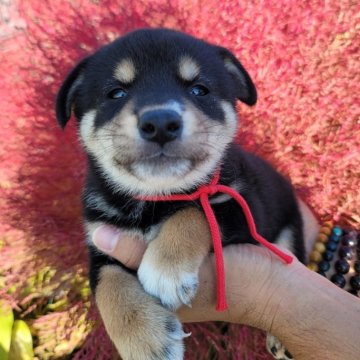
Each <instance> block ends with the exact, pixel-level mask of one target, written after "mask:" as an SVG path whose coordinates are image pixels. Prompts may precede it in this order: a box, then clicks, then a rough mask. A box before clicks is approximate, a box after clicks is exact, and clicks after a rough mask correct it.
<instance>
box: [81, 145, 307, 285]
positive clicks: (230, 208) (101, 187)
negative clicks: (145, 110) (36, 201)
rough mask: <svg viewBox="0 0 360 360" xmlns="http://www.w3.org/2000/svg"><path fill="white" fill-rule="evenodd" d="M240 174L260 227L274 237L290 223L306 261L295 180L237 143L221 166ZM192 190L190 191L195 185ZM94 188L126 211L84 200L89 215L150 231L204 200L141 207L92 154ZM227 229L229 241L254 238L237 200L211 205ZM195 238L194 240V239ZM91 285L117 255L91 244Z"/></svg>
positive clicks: (224, 175) (229, 178)
mask: <svg viewBox="0 0 360 360" xmlns="http://www.w3.org/2000/svg"><path fill="white" fill-rule="evenodd" d="M236 179H241V180H242V182H243V184H244V190H242V191H240V194H241V195H242V196H243V197H244V198H245V200H246V201H247V203H248V205H249V207H250V209H251V212H252V215H253V217H254V220H255V223H256V227H257V230H258V232H259V234H261V235H262V236H263V237H264V238H265V239H267V240H268V241H270V242H275V240H276V238H277V237H278V235H279V234H280V231H281V229H283V228H286V227H288V228H290V229H291V230H292V231H293V234H294V235H293V236H294V249H293V251H294V254H295V255H296V256H297V258H298V259H299V260H300V261H302V262H304V260H305V259H304V254H305V252H304V246H303V239H302V236H303V234H302V219H301V216H300V214H299V210H298V206H297V203H296V199H295V197H294V195H293V191H292V187H291V185H290V184H289V183H288V182H287V181H286V180H285V179H284V178H283V177H282V176H280V175H279V174H278V173H277V172H276V171H275V170H274V169H273V168H272V167H271V166H270V165H268V164H267V163H266V162H264V161H263V160H262V159H260V158H259V157H257V156H255V155H253V154H250V153H247V152H245V151H243V150H242V149H240V148H239V147H238V146H237V145H235V144H232V146H231V147H229V149H228V150H227V152H226V154H224V158H223V164H222V166H221V179H220V183H221V184H224V185H229V184H231V183H232V182H233V181H234V180H236ZM194 190H195V188H194V189H192V190H190V191H189V193H190V192H192V191H194ZM89 193H99V194H101V195H102V196H103V197H104V198H105V199H106V200H107V201H108V203H109V204H111V205H113V206H114V207H117V208H118V209H119V210H120V211H121V212H122V213H123V214H125V215H124V216H121V217H117V216H115V217H114V216H109V215H108V214H106V213H104V212H102V211H99V210H97V209H94V208H92V207H88V206H87V205H86V201H85V203H84V215H85V218H86V219H88V220H89V221H102V222H104V223H108V224H112V225H115V226H118V227H121V228H136V229H138V230H141V231H142V232H143V233H146V232H147V231H149V230H150V228H151V226H153V225H154V224H159V223H160V222H161V221H163V220H164V219H165V218H167V217H169V216H171V215H172V214H173V213H175V212H176V211H178V210H180V209H183V208H185V207H187V206H194V205H195V206H198V207H200V206H199V204H198V203H197V202H196V203H194V202H182V201H181V202H179V201H173V202H149V201H146V202H145V203H144V207H143V209H142V211H140V212H139V211H138V210H137V207H138V205H139V200H136V199H134V198H133V197H130V196H128V195H127V194H126V193H118V192H114V191H113V189H112V187H111V185H109V184H108V181H107V179H106V178H105V177H104V176H103V175H102V174H101V172H100V171H99V170H98V169H97V166H96V163H95V162H94V161H93V160H91V159H90V165H89V173H88V178H87V183H86V189H85V193H84V195H85V196H84V199H86V195H87V194H89ZM212 208H213V209H214V212H215V214H216V218H217V220H218V223H219V225H220V228H221V232H222V242H223V244H224V245H228V244H237V243H249V242H250V243H254V244H257V243H256V242H255V241H254V240H253V239H252V237H251V235H250V233H249V229H248V226H247V223H246V220H245V217H244V215H243V213H242V210H241V208H240V207H239V205H238V204H237V203H236V202H235V200H229V201H227V202H225V203H220V204H214V205H212ZM194 241H195V240H194ZM90 254H91V257H90V259H91V266H90V270H91V271H90V280H91V286H92V288H93V289H94V288H95V287H96V281H97V276H98V271H99V268H100V267H101V266H102V265H104V264H109V263H114V260H113V259H111V258H109V257H108V256H106V255H103V254H100V253H99V252H98V251H96V250H94V249H93V248H92V247H90Z"/></svg>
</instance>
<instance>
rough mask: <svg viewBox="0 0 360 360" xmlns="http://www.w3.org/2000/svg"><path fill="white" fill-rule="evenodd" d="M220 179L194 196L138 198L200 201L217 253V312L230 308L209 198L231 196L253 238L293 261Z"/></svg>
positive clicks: (214, 218)
mask: <svg viewBox="0 0 360 360" xmlns="http://www.w3.org/2000/svg"><path fill="white" fill-rule="evenodd" d="M219 178H220V173H219V172H217V173H216V174H215V176H214V178H213V179H212V180H211V182H210V183H209V184H208V185H203V186H200V187H199V188H198V189H197V190H196V191H195V192H193V193H192V194H173V195H166V196H143V197H138V198H139V199H140V200H145V201H193V200H197V199H200V203H201V206H202V208H203V210H204V213H205V216H206V219H207V221H208V223H209V227H210V232H211V236H212V241H213V247H214V253H215V263H216V281H217V284H216V286H217V288H216V293H217V304H216V310H217V311H224V310H226V309H227V308H228V306H227V303H226V291H225V271H224V259H223V254H222V243H221V235H220V229H219V225H218V223H217V221H216V217H215V214H214V211H213V209H212V208H211V205H210V202H209V196H212V195H214V194H216V193H218V192H221V193H225V194H228V195H230V196H231V197H232V198H233V199H235V200H236V202H237V203H238V204H239V205H240V206H241V208H242V210H243V212H244V215H245V218H246V221H247V223H248V226H249V230H250V234H251V236H252V237H253V238H254V239H255V240H256V241H257V242H259V243H260V244H262V245H264V246H265V247H267V248H268V249H269V250H270V251H272V252H273V253H274V254H276V255H277V256H278V257H280V258H281V259H282V260H283V261H284V262H285V263H286V264H290V263H291V262H292V261H293V258H292V256H290V255H287V254H285V253H284V252H283V251H281V250H280V249H278V248H277V247H276V246H274V245H273V244H272V243H270V242H268V241H267V240H265V239H264V238H263V237H262V236H261V235H259V234H258V233H257V231H256V226H255V222H254V218H253V216H252V214H251V211H250V208H249V206H248V204H247V203H246V201H245V199H244V198H243V197H242V196H241V195H240V194H239V193H238V192H236V191H235V190H234V189H232V188H231V187H229V186H225V185H221V184H218V182H219Z"/></svg>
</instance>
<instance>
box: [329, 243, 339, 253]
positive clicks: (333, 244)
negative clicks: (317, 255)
mask: <svg viewBox="0 0 360 360" xmlns="http://www.w3.org/2000/svg"><path fill="white" fill-rule="evenodd" d="M337 246H338V244H337V243H336V242H334V241H329V242H328V243H327V244H326V250H329V251H332V252H334V251H335V250H336V249H337Z"/></svg>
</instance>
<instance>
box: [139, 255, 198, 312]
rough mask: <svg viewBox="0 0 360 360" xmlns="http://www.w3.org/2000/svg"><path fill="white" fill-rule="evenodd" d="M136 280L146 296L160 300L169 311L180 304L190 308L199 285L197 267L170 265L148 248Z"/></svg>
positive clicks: (169, 262)
mask: <svg viewBox="0 0 360 360" xmlns="http://www.w3.org/2000/svg"><path fill="white" fill-rule="evenodd" d="M149 250H150V251H149ZM138 278H139V281H140V283H141V284H142V286H143V287H144V290H145V291H146V292H147V293H148V294H150V295H153V296H155V297H157V298H158V299H160V301H161V303H162V304H163V305H164V306H166V307H167V308H169V309H171V310H176V309H177V308H179V307H180V306H181V305H182V304H185V305H187V306H191V300H192V299H193V298H194V296H195V294H196V291H197V288H198V283H199V281H198V266H194V265H193V266H191V264H189V263H183V264H171V261H166V259H161V258H160V256H159V254H155V251H152V249H150V248H149V249H148V250H147V251H146V253H145V255H144V258H143V260H142V262H141V264H140V267H139V270H138Z"/></svg>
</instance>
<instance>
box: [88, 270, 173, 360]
mask: <svg viewBox="0 0 360 360" xmlns="http://www.w3.org/2000/svg"><path fill="white" fill-rule="evenodd" d="M95 299H96V304H97V306H98V308H99V311H100V314H101V317H102V319H103V321H104V324H105V328H106V331H107V332H108V334H109V336H110V338H111V340H112V341H113V342H114V344H115V346H116V348H117V350H118V352H119V353H120V355H121V356H122V357H123V358H124V359H151V358H152V356H153V355H154V354H158V355H159V354H162V351H164V348H165V346H166V344H165V343H164V340H166V335H167V331H168V329H167V326H169V321H171V320H172V319H173V318H174V317H173V315H172V314H171V313H170V312H169V311H168V310H166V309H164V308H163V307H161V306H160V305H159V304H157V303H156V301H155V300H154V298H152V297H150V296H149V295H147V294H146V293H145V292H144V290H143V289H142V287H141V286H140V284H139V282H138V281H137V279H136V277H134V276H133V275H131V274H129V273H127V272H126V271H125V270H123V269H121V268H120V267H118V266H115V265H107V266H104V267H103V268H102V269H101V273H100V277H99V283H98V286H97V288H96V293H95Z"/></svg>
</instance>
